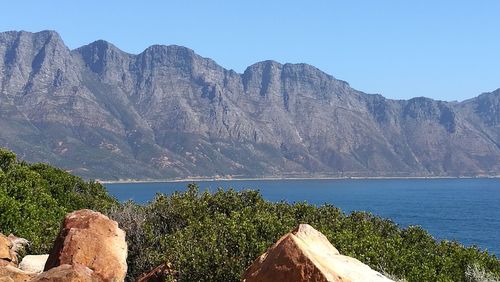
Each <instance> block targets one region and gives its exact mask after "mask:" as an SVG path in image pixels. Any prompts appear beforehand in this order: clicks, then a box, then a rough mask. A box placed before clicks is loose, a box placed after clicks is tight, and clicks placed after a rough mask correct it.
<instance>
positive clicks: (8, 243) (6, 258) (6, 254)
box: [0, 233, 17, 266]
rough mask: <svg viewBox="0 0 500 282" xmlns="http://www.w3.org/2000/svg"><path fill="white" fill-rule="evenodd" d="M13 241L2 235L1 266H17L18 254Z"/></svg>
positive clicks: (0, 239) (0, 245) (0, 237)
mask: <svg viewBox="0 0 500 282" xmlns="http://www.w3.org/2000/svg"><path fill="white" fill-rule="evenodd" d="M13 248H14V243H13V242H12V240H11V239H10V238H9V237H7V236H5V235H3V234H1V233H0V266H6V265H13V266H17V253H16V252H15V250H14V249H13Z"/></svg>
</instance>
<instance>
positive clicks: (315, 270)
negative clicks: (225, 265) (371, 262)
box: [243, 224, 392, 282]
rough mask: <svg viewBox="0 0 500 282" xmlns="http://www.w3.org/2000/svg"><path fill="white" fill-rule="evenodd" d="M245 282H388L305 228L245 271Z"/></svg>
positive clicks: (301, 225) (272, 249)
mask: <svg viewBox="0 0 500 282" xmlns="http://www.w3.org/2000/svg"><path fill="white" fill-rule="evenodd" d="M243 281H245V282H253V281H260V282H267V281H269V282H271V281H342V282H348V281H351V282H355V281H373V282H378V281H380V282H388V281H392V280H390V279H388V278H387V277H385V276H383V275H382V274H380V273H378V272H376V271H374V270H372V269H371V268H370V267H369V266H367V265H365V264H363V263H362V262H360V261H359V260H357V259H355V258H351V257H348V256H343V255H340V254H339V252H338V251H337V249H335V248H334V247H333V246H332V244H330V242H329V241H328V239H327V238H326V237H325V236H324V235H323V234H321V233H320V232H319V231H317V230H316V229H314V228H312V227H311V226H310V225H307V224H300V225H299V226H298V227H297V228H296V229H294V230H293V231H292V232H290V233H288V234H286V235H284V236H283V237H281V239H279V240H278V241H277V242H276V243H275V244H274V245H273V246H272V247H271V248H269V249H268V250H267V251H266V252H265V253H264V254H263V255H261V256H260V257H259V258H257V259H256V260H255V261H254V262H253V264H252V265H251V266H250V267H249V268H248V269H247V270H246V272H245V274H244V276H243Z"/></svg>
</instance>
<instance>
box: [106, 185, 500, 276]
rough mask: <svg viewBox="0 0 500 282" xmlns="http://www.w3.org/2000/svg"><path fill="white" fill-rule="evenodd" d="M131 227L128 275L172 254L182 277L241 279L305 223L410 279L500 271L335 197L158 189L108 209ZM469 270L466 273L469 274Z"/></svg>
mask: <svg viewBox="0 0 500 282" xmlns="http://www.w3.org/2000/svg"><path fill="white" fill-rule="evenodd" d="M111 216H112V217H114V218H115V219H117V220H118V221H119V222H120V225H121V226H122V228H125V229H126V231H127V237H128V243H129V262H128V263H129V277H128V279H130V280H132V278H133V277H136V276H138V275H139V274H141V273H143V272H145V271H147V270H148V269H151V268H152V267H154V266H156V265H159V264H160V263H162V262H165V261H168V262H171V263H172V264H173V266H174V268H175V269H176V270H177V271H178V277H176V278H177V279H179V280H180V281H239V280H240V279H241V275H242V273H243V271H244V270H245V269H246V268H247V267H248V266H249V265H250V264H251V263H252V262H253V260H254V259H255V258H257V257H258V256H259V255H260V254H261V253H263V252H264V251H265V250H266V249H267V248H268V247H269V246H271V245H272V244H273V243H274V242H275V241H276V240H278V239H279V238H280V237H281V236H282V235H283V234H285V233H287V232H289V231H290V230H291V229H293V228H294V227H295V226H296V225H297V224H299V223H308V224H310V225H312V226H313V227H315V228H316V229H318V230H319V231H321V232H322V233H323V234H325V235H326V236H327V237H328V239H329V240H330V242H331V243H332V244H333V245H334V246H335V247H336V248H337V249H339V251H340V252H341V253H343V254H346V255H349V256H353V257H356V258H357V259H359V260H361V261H362V262H364V263H366V264H368V265H370V266H371V267H372V268H374V269H376V270H379V271H383V272H385V273H390V274H392V275H393V276H395V277H400V278H405V279H406V280H407V281H465V280H466V279H467V281H472V280H470V275H468V273H471V270H470V269H471V267H474V269H479V270H481V271H483V272H485V273H489V274H488V275H490V276H491V275H494V276H496V277H500V261H499V260H497V259H496V258H495V257H494V256H491V255H489V254H487V253H485V252H481V251H480V250H478V249H477V248H475V247H469V248H465V247H463V246H461V245H459V244H458V243H455V242H448V241H441V242H437V241H436V240H434V239H433V238H432V237H431V236H430V235H429V234H428V233H427V232H426V231H424V230H423V229H421V228H420V227H409V228H406V229H400V228H398V226H397V225H396V224H394V223H393V222H391V221H389V220H384V219H381V218H379V217H376V216H373V215H370V214H368V213H364V212H354V213H351V214H349V215H346V214H344V213H342V212H341V211H340V210H339V209H337V208H336V207H334V206H331V205H324V206H320V207H315V206H311V205H308V204H305V203H298V204H287V203H271V202H268V201H265V200H264V199H263V198H262V197H261V195H260V194H259V193H258V192H256V191H243V192H235V191H233V190H229V191H223V190H219V191H217V192H215V193H208V192H199V191H198V188H197V187H196V185H190V186H189V189H188V190H187V191H186V192H185V193H174V194H173V195H171V196H166V195H162V194H158V195H157V196H156V198H155V199H154V200H153V201H152V202H151V203H150V204H148V205H146V206H138V205H135V204H133V203H130V202H129V203H126V204H125V205H123V206H122V207H120V208H119V209H116V210H114V212H113V214H112V215H111ZM466 275H468V276H466Z"/></svg>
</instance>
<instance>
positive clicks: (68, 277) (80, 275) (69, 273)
mask: <svg viewBox="0 0 500 282" xmlns="http://www.w3.org/2000/svg"><path fill="white" fill-rule="evenodd" d="M107 281H114V280H107V279H103V278H102V277H100V276H99V275H97V274H96V273H95V272H94V271H92V270H91V269H90V268H88V267H86V266H84V265H80V264H74V265H69V264H63V265H60V266H58V267H54V268H52V269H50V270H49V271H46V272H44V273H42V274H40V275H38V276H36V277H35V278H34V279H33V280H30V282H107Z"/></svg>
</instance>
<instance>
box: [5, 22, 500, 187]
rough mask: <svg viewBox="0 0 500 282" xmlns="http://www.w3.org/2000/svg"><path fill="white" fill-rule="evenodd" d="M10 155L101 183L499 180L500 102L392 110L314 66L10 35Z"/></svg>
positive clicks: (401, 104) (50, 35)
mask: <svg viewBox="0 0 500 282" xmlns="http://www.w3.org/2000/svg"><path fill="white" fill-rule="evenodd" d="M0 70H1V73H0V74H1V76H2V79H1V88H0V89H1V92H0V117H1V118H2V120H3V122H1V125H2V127H1V128H3V130H2V133H0V145H1V146H6V147H9V148H10V149H13V150H14V151H16V152H17V153H18V154H19V155H20V156H22V157H23V158H26V159H28V160H30V161H49V162H50V163H53V164H55V165H58V166H61V167H64V168H66V169H68V170H71V171H72V172H74V173H76V174H79V175H82V176H84V177H87V178H100V179H110V180H111V179H121V178H136V179H157V178H184V177H194V176H196V177H220V176H229V177H265V176H267V177H269V176H278V177H279V176H285V177H286V176H308V177H315V176H335V177H337V176H340V177H345V176H481V175H488V176H496V175H499V174H500V146H499V143H500V142H499V140H500V128H499V126H498V125H499V124H500V102H499V101H500V98H499V97H500V89H497V90H495V91H492V92H489V93H483V94H481V95H479V96H478V97H475V98H472V99H468V100H465V101H462V102H446V101H439V100H433V99H430V98H425V97H416V98H413V99H410V100H393V99H386V98H384V97H383V96H382V95H380V94H366V93H363V92H361V91H358V90H355V89H353V88H351V87H350V86H349V84H348V83H347V82H345V81H342V80H338V79H336V78H334V77H333V76H331V75H329V74H327V73H325V72H323V71H321V70H319V69H317V68H316V67H314V66H311V65H308V64H289V63H285V64H281V63H278V62H275V61H272V60H267V61H262V62H257V63H255V64H252V65H251V66H249V67H247V68H246V69H245V71H244V72H243V73H237V72H235V71H234V70H230V69H226V68H224V67H222V66H220V65H218V64H217V63H216V62H215V61H213V60H212V59H210V58H204V57H202V56H200V55H198V54H196V53H195V52H194V51H193V50H191V49H189V48H187V47H182V46H177V45H168V46H166V45H152V46H150V47H148V48H146V49H145V50H144V51H143V52H141V53H139V54H136V55H134V54H129V53H126V52H124V51H122V50H120V49H119V48H118V47H116V46H115V45H113V44H112V43H109V42H107V41H104V40H97V41H94V42H92V43H90V44H88V45H85V46H82V47H79V48H76V49H73V50H70V49H69V48H68V47H67V46H66V45H65V44H64V42H63V41H62V39H61V38H60V36H59V35H58V34H57V32H54V31H44V32H39V33H28V32H4V33H0Z"/></svg>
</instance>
